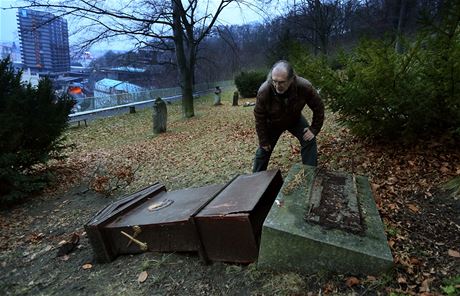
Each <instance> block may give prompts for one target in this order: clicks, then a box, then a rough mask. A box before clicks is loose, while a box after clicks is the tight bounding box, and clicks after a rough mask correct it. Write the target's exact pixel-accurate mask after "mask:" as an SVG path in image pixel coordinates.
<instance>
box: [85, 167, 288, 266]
mask: <svg viewBox="0 0 460 296" xmlns="http://www.w3.org/2000/svg"><path fill="white" fill-rule="evenodd" d="M282 183H283V179H282V177H281V173H280V171H279V170H271V171H265V172H260V173H255V174H250V175H239V176H237V177H235V178H233V179H232V180H231V181H229V182H228V183H227V184H224V185H209V186H205V187H200V188H188V189H183V190H176V191H169V192H168V191H166V188H165V186H164V185H161V184H159V183H155V184H153V185H151V186H149V187H147V188H145V189H143V190H141V191H139V192H136V193H134V194H132V195H130V196H127V197H124V198H122V199H121V200H119V201H117V202H114V203H113V204H111V205H109V206H107V207H106V208H104V209H102V210H101V211H99V212H98V213H97V214H96V215H95V216H94V217H93V218H92V219H91V220H90V221H89V222H88V223H87V224H86V225H85V230H86V232H87V234H88V238H89V240H90V243H91V245H92V247H93V251H94V254H95V258H96V259H97V261H99V262H110V261H112V260H113V259H114V258H116V257H117V256H118V255H123V254H135V253H141V252H146V251H159V252H181V251H187V252H198V253H199V255H200V257H201V258H202V259H203V260H204V261H225V262H238V263H251V262H254V261H255V260H257V257H258V253H259V244H260V235H261V230H262V224H263V221H264V219H265V217H266V215H267V213H268V211H269V210H270V208H271V205H272V204H273V201H274V199H275V197H276V196H277V194H278V192H279V190H280V188H281V185H282Z"/></svg>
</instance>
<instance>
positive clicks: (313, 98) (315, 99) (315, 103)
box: [307, 86, 324, 136]
mask: <svg viewBox="0 0 460 296" xmlns="http://www.w3.org/2000/svg"><path fill="white" fill-rule="evenodd" d="M307 105H308V107H309V108H310V109H311V110H312V111H313V119H312V122H311V126H310V127H309V130H310V131H311V132H312V133H313V134H314V135H315V136H316V135H317V134H318V133H319V132H320V131H321V128H322V127H323V123H324V104H323V101H322V100H321V97H320V96H319V94H318V92H317V91H316V89H315V88H314V87H313V86H310V96H309V99H307Z"/></svg>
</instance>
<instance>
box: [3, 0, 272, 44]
mask: <svg viewBox="0 0 460 296" xmlns="http://www.w3.org/2000/svg"><path fill="white" fill-rule="evenodd" d="M107 1H111V0H107ZM18 2H20V0H0V7H1V8H6V7H10V6H11V5H17V3H18ZM211 2H219V0H211ZM275 10H276V9H275ZM16 11H17V10H13V9H7V10H4V9H0V27H1V29H0V42H12V41H16V42H17V44H18V43H19V38H18V35H17V21H16ZM262 21H263V16H261V15H260V13H258V12H256V11H255V10H253V9H250V8H247V7H244V8H240V7H238V5H237V4H236V3H231V4H230V5H229V6H227V7H226V8H225V9H224V10H223V12H222V14H221V15H220V17H219V22H220V23H221V24H224V25H230V24H247V23H251V22H262ZM70 25H71V24H70V23H69V26H70ZM69 31H72V28H69ZM72 39H74V38H73V37H72V36H70V43H71V45H72V41H74V40H72ZM112 48H113V46H112Z"/></svg>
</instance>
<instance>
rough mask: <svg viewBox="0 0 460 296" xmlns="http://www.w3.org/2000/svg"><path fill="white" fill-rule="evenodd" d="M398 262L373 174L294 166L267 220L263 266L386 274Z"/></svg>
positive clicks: (265, 224)
mask: <svg viewBox="0 0 460 296" xmlns="http://www.w3.org/2000/svg"><path fill="white" fill-rule="evenodd" d="M392 264H393V258H392V254H391V251H390V249H389V247H388V244H387V238H386V235H385V232H384V230H383V224H382V221H381V219H380V216H379V213H378V210H377V207H376V204H375V201H374V198H373V196H372V191H371V188H370V184H369V182H368V180H367V178H365V177H363V176H355V175H353V174H346V173H340V172H328V171H325V170H322V169H318V168H315V167H310V166H305V165H302V164H296V165H294V166H293V167H292V168H291V170H290V171H289V173H288V176H287V177H286V179H285V182H284V185H283V187H282V188H281V191H280V192H279V194H278V196H277V198H276V200H275V203H274V204H273V206H272V208H271V210H270V212H269V213H268V216H267V218H266V219H265V222H264V224H263V229H262V237H261V245H260V252H259V260H258V266H260V267H267V268H270V269H275V270H288V271H299V272H306V273H310V272H318V271H320V270H326V271H335V272H340V273H361V274H380V273H382V272H385V271H387V270H389V269H390V268H391V267H392Z"/></svg>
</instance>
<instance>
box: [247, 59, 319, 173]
mask: <svg viewBox="0 0 460 296" xmlns="http://www.w3.org/2000/svg"><path fill="white" fill-rule="evenodd" d="M305 105H308V107H309V108H310V109H311V110H312V111H313V120H312V124H311V126H310V125H309V123H308V121H307V120H306V119H305V117H304V116H303V115H302V109H303V108H304V107H305ZM254 116H255V121H256V131H257V136H258V137H259V148H258V149H257V151H256V156H255V159H254V167H253V172H260V171H264V170H266V169H267V166H268V162H269V160H270V156H271V154H272V151H273V149H274V148H275V145H276V143H277V142H278V139H279V137H280V136H281V134H282V133H283V132H284V131H286V130H287V131H289V132H290V133H291V134H293V135H294V136H295V137H296V138H297V139H298V140H299V142H300V146H301V155H302V163H303V164H307V165H312V166H316V165H317V146H316V135H317V134H318V133H319V131H320V130H321V127H322V126H323V122H324V104H323V102H322V101H321V98H320V97H319V95H318V92H317V91H316V90H315V89H314V88H313V86H312V85H311V83H310V82H309V81H308V80H306V79H304V78H302V77H299V76H297V75H296V74H295V73H294V69H293V68H292V66H291V65H290V64H289V63H288V62H287V61H283V60H282V61H278V62H276V63H275V64H274V65H273V67H272V69H271V70H270V72H269V73H268V76H267V81H265V82H264V83H263V84H262V85H261V86H260V88H259V91H258V92H257V101H256V106H255V108H254Z"/></svg>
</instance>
